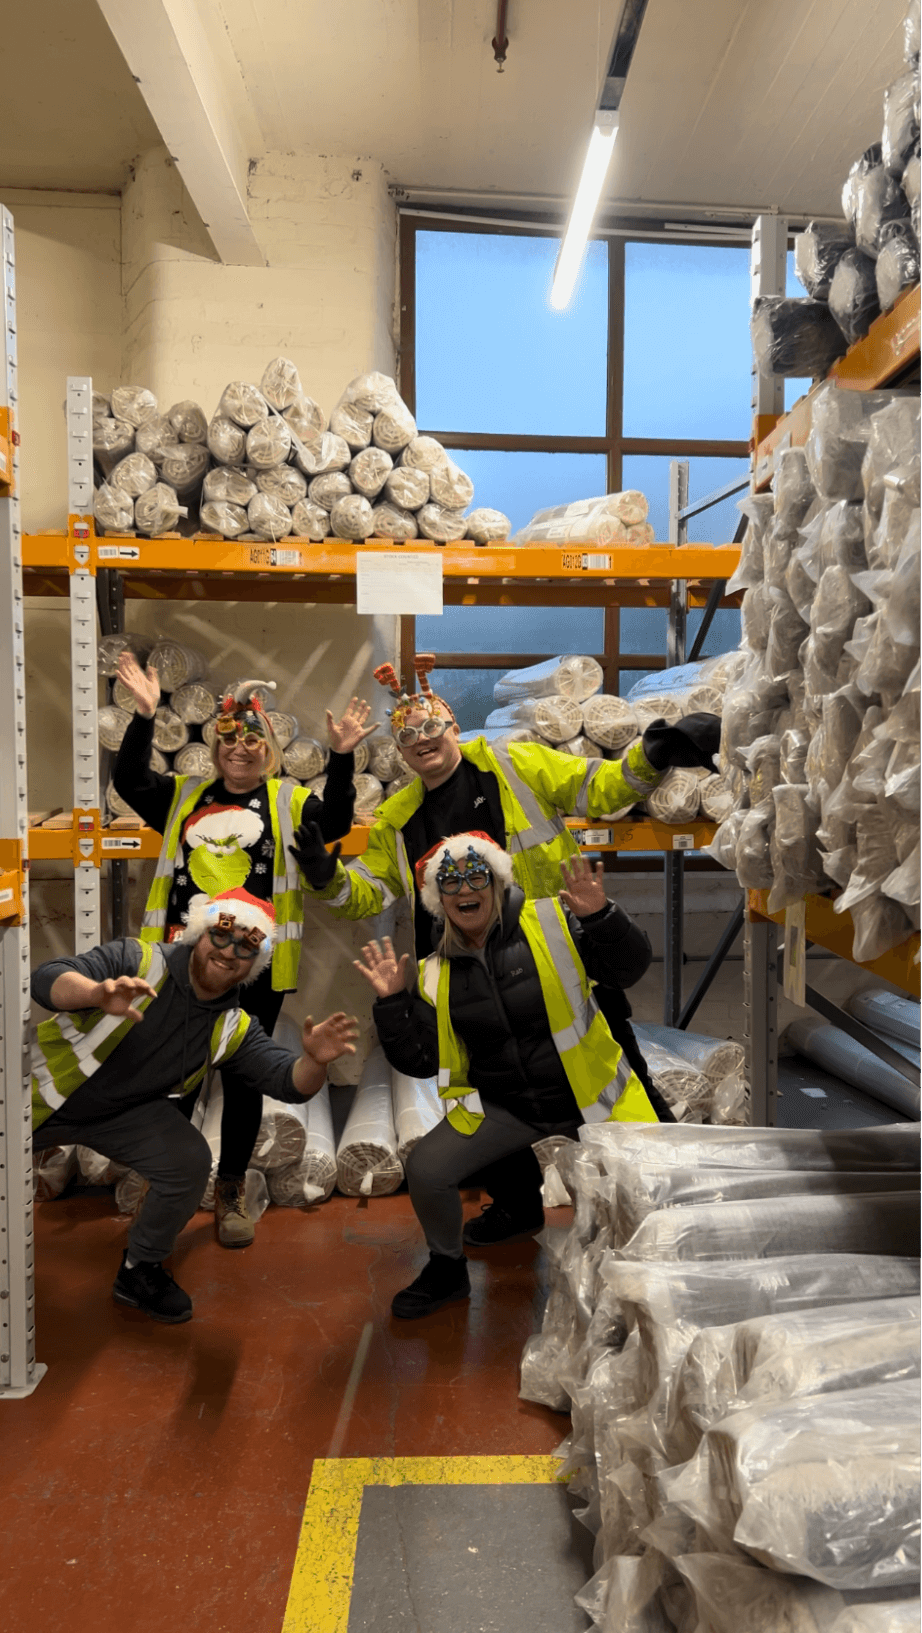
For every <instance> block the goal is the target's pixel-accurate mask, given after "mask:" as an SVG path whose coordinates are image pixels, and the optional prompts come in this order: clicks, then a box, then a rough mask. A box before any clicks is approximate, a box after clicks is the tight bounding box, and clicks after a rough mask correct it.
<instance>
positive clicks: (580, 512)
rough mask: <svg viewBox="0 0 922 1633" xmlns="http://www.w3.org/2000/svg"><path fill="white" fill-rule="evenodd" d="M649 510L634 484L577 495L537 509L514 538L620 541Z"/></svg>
mask: <svg viewBox="0 0 922 1633" xmlns="http://www.w3.org/2000/svg"><path fill="white" fill-rule="evenodd" d="M647 510H648V506H647V501H646V499H645V498H644V496H643V494H642V493H639V492H638V491H637V490H636V489H635V488H628V489H626V490H625V491H624V492H623V493H606V494H603V495H602V496H601V497H600V498H597V499H577V500H575V501H574V503H573V504H570V505H554V506H552V507H551V509H550V510H539V511H536V513H535V515H534V516H533V517H532V518H531V521H530V522H528V523H526V525H525V527H523V528H520V529H519V531H518V533H517V534H516V536H515V540H514V542H515V543H516V544H526V543H528V541H529V540H531V541H532V542H534V543H536V544H541V543H551V544H556V543H560V544H593V543H596V542H598V543H599V544H618V543H622V542H624V541H625V539H626V530H627V528H629V527H633V526H636V525H637V524H638V523H641V522H645V521H646V519H647Z"/></svg>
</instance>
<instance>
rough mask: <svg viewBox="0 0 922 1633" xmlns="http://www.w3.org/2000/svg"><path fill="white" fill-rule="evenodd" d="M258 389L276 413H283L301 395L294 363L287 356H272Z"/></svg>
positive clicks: (299, 382)
mask: <svg viewBox="0 0 922 1633" xmlns="http://www.w3.org/2000/svg"><path fill="white" fill-rule="evenodd" d="M259 389H260V391H261V392H262V394H263V396H264V397H265V399H266V402H267V403H268V404H269V407H270V408H274V409H275V410H276V412H277V413H279V414H284V412H285V410H286V408H292V407H293V406H294V404H295V403H296V402H297V400H298V398H299V397H300V396H301V381H300V378H299V375H298V371H297V369H296V367H295V365H294V363H292V362H290V360H289V359H288V358H287V357H274V358H273V360H272V362H271V363H268V364H267V365H266V369H265V372H264V374H263V377H262V379H261V380H260V382H259Z"/></svg>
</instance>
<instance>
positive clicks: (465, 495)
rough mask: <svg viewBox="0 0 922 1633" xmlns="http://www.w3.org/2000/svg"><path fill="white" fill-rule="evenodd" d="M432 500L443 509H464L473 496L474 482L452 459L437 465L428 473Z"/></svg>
mask: <svg viewBox="0 0 922 1633" xmlns="http://www.w3.org/2000/svg"><path fill="white" fill-rule="evenodd" d="M429 491H430V495H431V497H432V501H433V503H434V504H436V505H441V506H442V508H443V509H444V510H464V509H465V508H466V507H467V506H468V505H469V504H470V502H471V500H472V499H473V497H474V484H473V482H472V481H471V479H470V477H469V476H468V475H467V473H466V472H465V471H462V470H461V468H460V466H458V465H456V464H455V462H454V460H453V459H447V460H446V461H445V464H444V465H437V466H436V468H435V470H434V471H431V472H430V474H429Z"/></svg>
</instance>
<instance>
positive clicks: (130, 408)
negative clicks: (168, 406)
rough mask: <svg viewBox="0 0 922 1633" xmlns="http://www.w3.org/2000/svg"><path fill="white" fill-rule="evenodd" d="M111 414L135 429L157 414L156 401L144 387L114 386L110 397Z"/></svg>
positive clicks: (151, 393)
mask: <svg viewBox="0 0 922 1633" xmlns="http://www.w3.org/2000/svg"><path fill="white" fill-rule="evenodd" d="M111 403H112V413H113V415H114V416H115V418H116V419H117V420H127V421H128V424H129V425H133V426H134V427H135V428H137V427H138V426H139V425H144V423H145V422H146V421H147V420H152V419H155V418H156V416H157V414H158V413H159V409H158V407H157V399H156V397H155V396H154V394H153V392H152V391H148V389H147V387H146V386H116V388H115V390H114V391H113V393H112V397H111Z"/></svg>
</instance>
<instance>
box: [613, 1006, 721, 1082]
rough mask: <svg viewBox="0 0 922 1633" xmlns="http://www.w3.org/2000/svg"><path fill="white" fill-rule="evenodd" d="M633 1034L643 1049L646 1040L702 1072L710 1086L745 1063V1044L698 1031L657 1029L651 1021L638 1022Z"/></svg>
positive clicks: (666, 1027) (671, 1028)
mask: <svg viewBox="0 0 922 1633" xmlns="http://www.w3.org/2000/svg"><path fill="white" fill-rule="evenodd" d="M634 1031H635V1032H636V1034H637V1038H638V1041H639V1042H640V1046H641V1048H643V1040H644V1039H646V1040H648V1041H649V1042H650V1043H657V1044H660V1045H661V1046H662V1047H663V1048H664V1049H670V1050H671V1051H672V1053H673V1054H675V1055H679V1056H680V1057H681V1059H682V1060H687V1061H688V1062H689V1063H690V1064H691V1065H692V1066H694V1067H695V1068H696V1069H697V1070H698V1071H699V1072H703V1073H704V1075H705V1077H706V1078H707V1079H708V1081H709V1082H711V1083H715V1084H716V1083H719V1082H720V1081H721V1080H722V1079H723V1078H725V1077H726V1075H727V1073H728V1072H732V1071H734V1070H735V1069H736V1067H738V1066H742V1065H744V1063H745V1060H746V1051H745V1049H744V1047H743V1045H742V1044H741V1043H736V1042H735V1041H734V1039H732V1038H710V1037H704V1036H702V1035H701V1033H699V1032H686V1031H684V1030H683V1028H682V1027H679V1026H657V1025H655V1024H654V1023H653V1022H651V1021H642V1022H641V1021H637V1022H635V1023H634Z"/></svg>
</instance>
